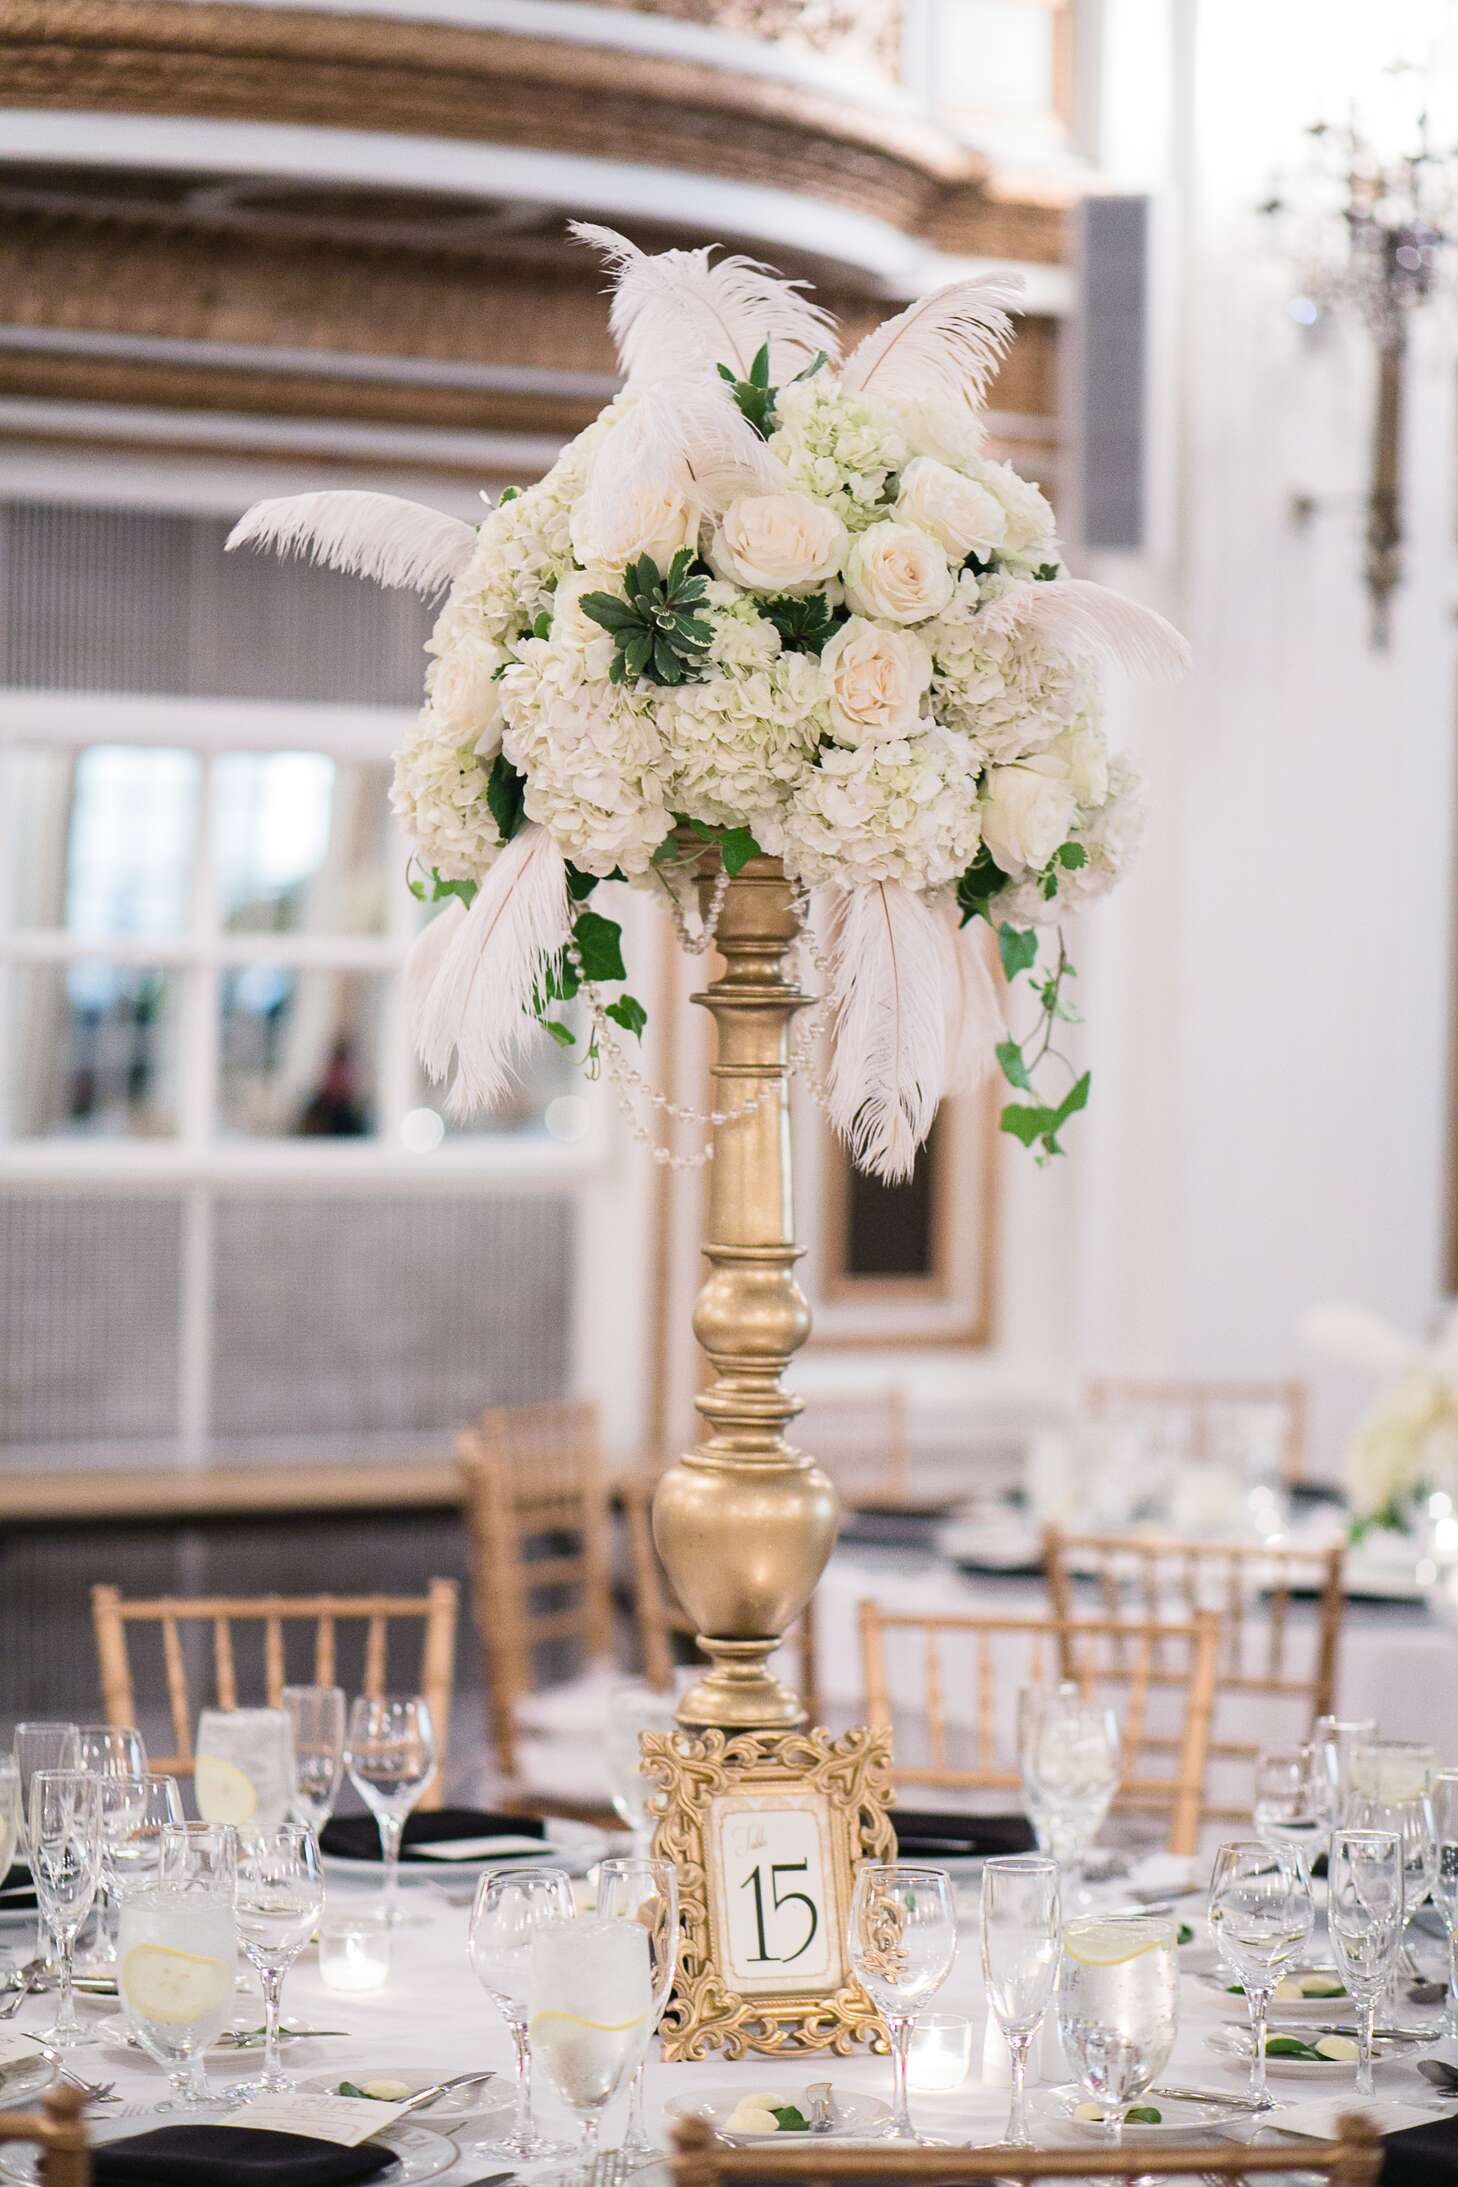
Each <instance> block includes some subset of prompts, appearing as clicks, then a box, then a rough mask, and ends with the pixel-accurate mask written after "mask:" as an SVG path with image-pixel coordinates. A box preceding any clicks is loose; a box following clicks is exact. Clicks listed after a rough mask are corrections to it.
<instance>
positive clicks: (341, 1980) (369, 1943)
mask: <svg viewBox="0 0 1458 2187" xmlns="http://www.w3.org/2000/svg"><path fill="white" fill-rule="evenodd" d="M319 1979H320V1981H321V1982H322V1983H323V1984H324V1987H325V1989H326V1990H337V1991H339V1992H340V1993H341V1994H345V1993H348V1994H351V1995H354V1996H359V1995H360V1994H362V1993H363V1992H364V1991H366V1990H382V1989H383V1988H384V1986H385V1984H386V1983H387V1982H388V1981H389V1979H390V1927H389V1923H388V1922H387V1921H386V1920H385V1917H384V1915H383V1914H328V1915H326V1916H325V1919H324V1925H323V1927H322V1928H321V1929H320V1931H319Z"/></svg>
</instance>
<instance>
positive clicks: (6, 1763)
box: [0, 1754, 20, 1883]
mask: <svg viewBox="0 0 1458 2187" xmlns="http://www.w3.org/2000/svg"><path fill="white" fill-rule="evenodd" d="M19 1845H20V1771H19V1769H18V1768H17V1766H16V1761H15V1757H14V1755H13V1754H0V1883H3V1882H4V1881H5V1878H6V1877H7V1876H8V1875H9V1873H10V1869H11V1864H12V1863H13V1861H14V1859H15V1855H16V1852H17V1850H18V1849H19Z"/></svg>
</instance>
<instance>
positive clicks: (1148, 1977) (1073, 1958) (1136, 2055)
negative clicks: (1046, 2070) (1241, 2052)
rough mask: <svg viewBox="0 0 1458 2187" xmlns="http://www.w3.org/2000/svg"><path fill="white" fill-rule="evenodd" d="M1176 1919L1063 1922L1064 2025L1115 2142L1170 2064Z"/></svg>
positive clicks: (1176, 1988) (1068, 2046) (1077, 2070)
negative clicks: (1133, 2106) (1128, 2110)
mask: <svg viewBox="0 0 1458 2187" xmlns="http://www.w3.org/2000/svg"><path fill="white" fill-rule="evenodd" d="M1175 1934H1176V1932H1175V1928H1174V1925H1173V1923H1171V1922H1169V1921H1165V1920H1163V1919H1160V1918H1158V1917H1157V1916H1154V1915H1149V1914H1144V1915H1140V1916H1138V1917H1136V1918H1134V1919H1132V1920H1127V1921H1125V1920H1118V1921H1112V1920H1110V1921H1105V1920H1100V1919H1099V1918H1098V1917H1097V1916H1094V1915H1084V1916H1082V1917H1080V1918H1079V1919H1078V1920H1075V1921H1068V1922H1065V1923H1064V1927H1063V1955H1062V1958H1061V1960H1060V1962H1059V1968H1058V2032H1059V2034H1060V2036H1061V2037H1062V2039H1063V2048H1064V2051H1065V2052H1066V2054H1067V2057H1068V2062H1069V2064H1070V2065H1071V2066H1072V2068H1073V2072H1074V2076H1075V2078H1076V2079H1077V2081H1078V2083H1079V2086H1080V2087H1081V2088H1082V2089H1083V2092H1084V2094H1085V2095H1086V2096H1087V2097H1088V2098H1089V2099H1090V2101H1092V2102H1094V2103H1098V2104H1101V2105H1102V2106H1103V2112H1104V2124H1105V2126H1106V2127H1107V2128H1108V2131H1109V2136H1110V2139H1111V2140H1112V2141H1113V2142H1114V2144H1115V2145H1116V2146H1117V2144H1118V2143H1120V2142H1121V2141H1122V2140H1123V2138H1124V2111H1125V2107H1126V2106H1127V2105H1128V2104H1129V2103H1130V2102H1132V2101H1134V2100H1137V2098H1139V2097H1140V2096H1142V2095H1143V2094H1144V2092H1145V2090H1146V2089H1147V2088H1148V2087H1149V2086H1150V2085H1151V2083H1152V2082H1154V2081H1156V2080H1157V2079H1158V2078H1159V2076H1160V2074H1161V2073H1162V2072H1163V2071H1164V2066H1165V2061H1166V2059H1167V2058H1168V2057H1169V2054H1170V2051H1171V2050H1172V2049H1173V2047H1174V2039H1175V2032H1176V2030H1177V2028H1178V2026H1179V2010H1180V1970H1179V1962H1178V1957H1177V1946H1176V1942H1175Z"/></svg>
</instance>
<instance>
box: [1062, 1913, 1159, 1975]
mask: <svg viewBox="0 0 1458 2187" xmlns="http://www.w3.org/2000/svg"><path fill="white" fill-rule="evenodd" d="M1171 1939H1172V1932H1171V1931H1170V1930H1169V1929H1167V1928H1162V1927H1160V1926H1159V1925H1158V1924H1157V1923H1155V1922H1150V1921H1082V1922H1078V1923H1077V1924H1074V1923H1070V1924H1069V1926H1068V1928H1066V1929H1065V1930H1064V1932H1063V1949H1064V1952H1065V1953H1066V1955H1067V1956H1068V1958H1070V1959H1076V1960H1077V1961H1078V1964H1079V1965H1080V1966H1081V1967H1122V1966H1123V1965H1124V1963H1125V1961H1126V1960H1130V1959H1141V1958H1142V1957H1143V1956H1144V1954H1145V1952H1157V1951H1161V1950H1162V1949H1163V1948H1164V1946H1165V1945H1167V1944H1168V1943H1170V1942H1171Z"/></svg>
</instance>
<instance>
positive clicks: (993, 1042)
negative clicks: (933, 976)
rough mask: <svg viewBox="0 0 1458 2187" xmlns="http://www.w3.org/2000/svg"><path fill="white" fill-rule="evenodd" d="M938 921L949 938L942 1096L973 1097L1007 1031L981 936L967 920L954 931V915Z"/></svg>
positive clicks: (977, 926) (950, 911) (947, 913)
mask: <svg viewBox="0 0 1458 2187" xmlns="http://www.w3.org/2000/svg"><path fill="white" fill-rule="evenodd" d="M938 916H939V917H940V918H941V919H942V920H943V921H944V923H945V925H946V928H947V932H948V935H949V937H950V943H951V947H950V952H949V954H950V963H949V965H948V976H947V1083H946V1091H947V1092H948V1093H949V1094H954V1093H975V1092H976V1091H977V1088H978V1087H979V1086H980V1085H981V1084H982V1081H983V1080H984V1079H985V1078H986V1076H987V1074H988V1072H989V1071H990V1070H991V1069H992V1066H993V1063H994V1061H995V1060H996V1049H997V1044H998V1042H999V1041H1000V1040H1001V1039H1002V1037H1003V1035H1004V1034H1005V1033H1006V1031H1007V1014H1006V1012H1005V1011H1004V1009H1003V1003H1002V993H1001V990H1000V988H999V987H998V983H997V981H996V980H995V979H994V978H993V976H992V967H991V965H990V964H989V963H988V961H987V948H986V936H987V930H986V928H985V927H984V926H983V924H982V922H981V921H980V920H977V919H971V920H969V921H968V923H967V925H966V926H959V925H958V923H957V922H958V916H959V915H958V913H957V912H956V911H955V910H954V909H952V908H950V907H948V908H946V909H944V910H942V911H941V912H940V913H939V914H938Z"/></svg>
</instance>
